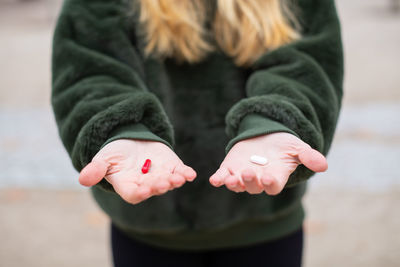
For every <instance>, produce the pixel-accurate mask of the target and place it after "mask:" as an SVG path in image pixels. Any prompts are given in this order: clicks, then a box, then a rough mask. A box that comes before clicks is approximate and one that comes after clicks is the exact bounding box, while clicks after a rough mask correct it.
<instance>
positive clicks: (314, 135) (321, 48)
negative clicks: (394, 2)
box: [225, 0, 343, 185]
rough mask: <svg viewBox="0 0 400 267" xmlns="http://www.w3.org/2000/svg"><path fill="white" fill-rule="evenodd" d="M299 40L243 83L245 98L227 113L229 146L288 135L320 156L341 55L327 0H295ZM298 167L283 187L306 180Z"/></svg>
mask: <svg viewBox="0 0 400 267" xmlns="http://www.w3.org/2000/svg"><path fill="white" fill-rule="evenodd" d="M295 2H296V3H297V5H298V11H297V13H296V14H297V16H298V17H299V18H300V22H301V23H302V25H303V29H302V37H301V39H299V40H297V41H295V42H293V43H291V44H289V45H285V46H282V47H280V48H278V49H275V50H273V51H270V52H267V53H266V54H264V55H263V56H261V57H260V58H259V59H258V60H257V61H256V62H255V64H254V65H253V66H252V69H251V73H250V75H249V78H248V80H247V82H246V97H245V98H243V99H241V100H240V101H238V102H237V103H236V104H235V105H234V106H233V107H232V108H231V109H230V110H229V112H228V113H227V115H226V117H225V120H226V132H227V134H228V136H229V137H230V142H229V143H228V145H227V146H226V152H228V151H229V150H230V149H231V148H232V146H233V145H234V144H235V143H236V142H238V141H240V140H243V139H246V138H251V137H254V136H257V135H262V134H268V133H273V132H289V133H292V134H294V135H296V136H297V137H299V138H300V139H302V140H303V141H304V142H306V143H308V144H309V145H310V146H311V147H313V148H314V149H317V150H319V151H321V152H322V153H323V154H326V153H327V152H328V150H329V147H330V145H331V142H332V138H333V134H334V130H335V127H336V123H337V119H338V116H339V110H340V106H341V99H342V83H343V52H342V41H341V33H340V24H339V19H338V16H337V13H336V8H335V4H334V1H333V0H299V1H295ZM311 175H312V172H311V171H309V170H308V169H306V168H305V167H304V166H303V165H301V166H299V168H297V170H296V171H295V172H294V173H293V174H292V176H291V177H290V178H289V181H288V185H292V184H295V183H297V182H300V181H303V180H306V179H308V178H309V177H310V176H311Z"/></svg>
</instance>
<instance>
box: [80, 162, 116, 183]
mask: <svg viewBox="0 0 400 267" xmlns="http://www.w3.org/2000/svg"><path fill="white" fill-rule="evenodd" d="M108 166H109V164H108V163H107V162H105V161H103V160H99V159H96V160H92V162H90V163H89V164H88V165H86V167H85V168H83V169H82V170H81V172H80V174H79V183H80V184H81V185H84V186H93V185H95V184H97V183H98V182H100V181H101V179H103V178H104V176H106V174H107V170H108Z"/></svg>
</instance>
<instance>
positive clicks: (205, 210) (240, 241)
mask: <svg viewBox="0 0 400 267" xmlns="http://www.w3.org/2000/svg"><path fill="white" fill-rule="evenodd" d="M136 2H137V0H136ZM211 3H212V1H211ZM131 5H132V1H128V0H107V1H105V0H66V1H65V3H64V5H63V8H62V11H61V14H60V16H59V19H58V23H57V27H56V29H55V34H54V41H53V56H52V74H53V77H52V97H51V101H52V106H53V110H54V114H55V118H56V122H57V125H58V129H59V135H60V137H61V140H62V142H63V144H64V146H65V148H66V150H67V152H68V153H69V155H70V157H71V160H72V163H73V165H74V167H75V169H76V170H77V171H80V170H81V169H82V168H83V167H85V166H86V165H87V164H88V163H89V162H90V161H91V160H92V158H93V156H94V155H95V154H96V153H97V152H98V151H99V150H100V149H101V148H102V147H103V146H104V145H106V144H107V143H109V142H111V141H113V140H116V139H120V138H135V139H143V140H154V141H159V142H163V143H164V144H166V145H168V146H169V147H170V148H171V149H173V150H174V152H175V153H176V154H177V155H178V156H179V157H180V158H181V159H182V160H183V162H185V164H187V165H189V166H191V167H193V168H194V169H195V170H196V171H197V174H198V176H197V178H196V180H195V181H194V182H192V183H187V184H185V185H184V186H183V187H181V188H179V189H176V190H172V191H170V192H168V193H166V194H164V195H162V196H154V197H151V198H150V199H148V200H146V201H144V202H142V203H140V204H137V205H131V204H128V203H126V202H124V201H123V200H122V199H121V198H120V197H119V196H118V195H117V194H116V193H115V192H114V191H113V188H112V186H111V185H110V184H109V183H108V182H107V181H106V180H105V179H103V180H102V181H101V182H100V183H99V184H98V185H96V186H94V187H93V188H92V193H93V196H94V198H95V200H96V201H97V202H98V204H99V205H100V207H101V208H102V209H103V210H104V211H105V212H106V213H107V214H108V215H109V216H110V217H111V219H112V221H113V222H114V223H115V224H116V225H117V226H118V227H119V228H121V229H122V230H123V231H124V232H125V233H127V234H128V235H130V236H132V237H134V238H136V239H139V240H142V241H143V242H146V243H149V244H153V245H156V246H161V247H168V248H175V249H186V250H204V249H217V248H224V247H237V246H244V245H248V244H254V243H257V242H262V241H267V240H272V239H277V238H280V237H282V236H284V235H286V234H289V233H291V232H293V231H295V230H297V229H298V228H300V227H301V225H302V222H303V218H304V212H303V208H302V204H301V197H302V195H303V194H304V192H305V184H306V183H305V181H306V180H307V179H308V178H309V177H310V176H311V175H312V174H313V173H312V172H311V171H310V170H308V169H306V168H305V167H304V166H303V165H300V166H299V167H298V168H297V169H296V171H295V172H294V173H293V174H292V175H291V176H290V178H289V182H288V184H287V186H286V187H285V189H284V190H283V191H282V193H280V194H279V195H277V196H269V195H267V194H259V195H250V194H248V193H234V192H231V191H229V190H227V189H226V188H224V187H222V188H215V187H213V186H211V185H210V184H209V182H208V179H209V177H210V176H211V175H212V174H213V173H214V172H215V171H216V170H217V169H218V167H219V165H220V164H221V162H222V161H223V159H224V157H225V155H226V153H227V152H228V151H229V149H230V148H231V147H232V146H233V145H234V144H235V143H236V142H238V141H240V140H243V139H246V138H250V137H254V136H257V135H262V134H267V133H273V132H289V133H292V134H294V135H296V136H298V137H299V138H301V139H302V140H303V141H305V142H306V143H308V144H309V145H311V146H312V147H313V148H315V149H317V150H319V151H321V152H322V153H323V154H326V153H327V152H328V150H329V147H330V145H331V142H332V138H333V134H334V130H335V127H336V122H337V119H338V115H339V110H340V106H341V99H342V80H343V55H342V43H341V35H340V25H339V21H338V17H337V14H336V9H335V5H334V2H333V0H298V1H296V5H297V12H296V14H297V16H298V18H299V20H300V22H301V24H302V38H301V39H300V40H298V41H296V42H293V43H291V44H289V45H285V46H282V47H280V48H278V49H276V50H273V51H269V52H267V53H265V54H264V55H262V56H261V57H260V58H259V59H258V60H257V61H256V62H255V63H254V64H253V65H252V66H251V67H249V68H239V67H236V66H235V65H234V64H233V61H232V59H231V58H229V57H228V56H226V55H224V53H222V52H221V51H220V50H217V51H215V52H212V53H210V54H209V55H208V57H207V58H206V59H204V60H203V61H202V62H200V63H197V64H193V65H189V64H177V63H176V62H175V61H174V60H173V59H166V60H158V59H156V58H152V57H145V56H144V45H145V43H144V38H143V36H142V34H140V33H141V29H140V26H139V23H138V14H137V13H136V12H134V11H133V10H134V9H133V8H132V6H131ZM211 41H212V40H211Z"/></svg>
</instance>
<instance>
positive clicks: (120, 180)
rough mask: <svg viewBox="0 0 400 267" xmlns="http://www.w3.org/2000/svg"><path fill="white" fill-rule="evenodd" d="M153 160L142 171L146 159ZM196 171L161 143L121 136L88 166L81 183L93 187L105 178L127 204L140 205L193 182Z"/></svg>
mask: <svg viewBox="0 0 400 267" xmlns="http://www.w3.org/2000/svg"><path fill="white" fill-rule="evenodd" d="M148 159H150V160H151V165H148V166H147V167H148V170H146V171H147V172H145V173H143V171H142V170H143V167H144V163H145V162H146V160H148ZM195 177H196V172H195V171H194V170H193V169H192V168H190V167H189V166H186V165H185V164H183V162H182V160H181V159H180V158H179V157H178V156H177V155H176V154H175V152H173V151H172V150H171V149H170V148H169V147H168V146H166V145H165V144H163V143H161V142H155V141H143V140H135V139H119V140H115V141H112V142H110V143H109V144H107V145H106V146H104V147H103V148H102V149H101V150H100V151H99V152H98V153H97V154H96V155H95V156H94V158H93V160H92V162H90V163H89V164H88V165H87V166H86V167H85V168H83V169H82V171H81V173H80V176H79V182H80V183H81V184H82V185H85V186H93V185H95V184H97V183H98V182H100V181H101V180H102V179H103V178H105V179H106V180H107V181H108V182H109V183H110V184H112V186H113V187H114V190H115V191H116V192H117V193H118V194H119V195H120V196H121V197H122V198H123V199H124V200H125V201H126V202H128V203H131V204H137V203H139V202H141V201H144V200H146V199H148V198H150V197H151V196H154V195H161V194H164V193H165V192H167V191H169V190H172V189H174V188H177V187H180V186H182V185H183V184H184V183H185V182H187V181H193V180H194V179H195Z"/></svg>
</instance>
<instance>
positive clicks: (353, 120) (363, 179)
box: [0, 0, 400, 267]
mask: <svg viewBox="0 0 400 267" xmlns="http://www.w3.org/2000/svg"><path fill="white" fill-rule="evenodd" d="M336 2H337V7H338V11H339V15H340V17H341V21H342V28H343V39H344V46H345V57H346V77H345V98H344V103H343V109H342V113H341V117H340V120H339V125H338V128H337V134H336V137H335V140H334V144H333V145H332V149H331V152H330V153H329V155H328V162H329V170H328V172H326V173H324V174H319V175H317V176H314V177H313V178H312V179H311V181H310V183H309V185H310V186H309V191H308V194H307V196H306V198H305V199H304V203H305V205H306V211H307V220H306V222H305V230H306V233H307V236H306V248H305V259H304V266H306V267H317V266H318V267H319V266H363V267H368V266H387V267H391V266H400V253H399V251H400V234H399V230H400V212H399V211H400V208H399V207H400V171H399V167H398V166H399V164H400V1H399V0H369V1H364V0H351V1H348V0H337V1H336ZM60 7H61V0H0V169H1V172H0V237H1V240H2V242H0V266H8V267H13V266H32V267H36V266H40V267H45V266H88V267H90V266H96V267H106V266H111V258H110V251H109V244H108V238H109V237H108V223H109V221H108V218H107V217H106V216H105V215H104V214H103V213H102V212H101V211H100V210H99V208H98V207H97V206H96V205H95V204H94V202H93V200H92V199H91V196H90V194H89V192H88V190H87V189H86V188H83V187H81V186H80V185H79V183H78V173H77V172H76V171H75V170H74V169H73V168H72V165H71V162H70V159H69V158H68V156H67V153H66V152H65V149H64V148H63V146H62V144H61V142H60V140H59V137H58V133H57V129H56V125H55V121H54V118H53V114H52V111H51V107H50V54H51V39H52V31H53V28H54V25H55V20H56V18H57V14H58V12H59V10H60Z"/></svg>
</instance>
